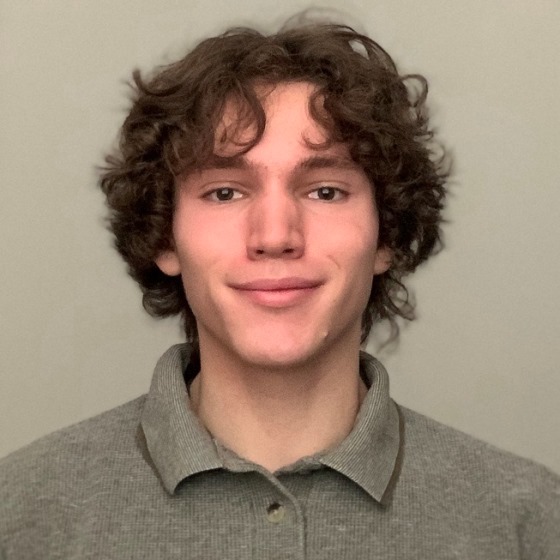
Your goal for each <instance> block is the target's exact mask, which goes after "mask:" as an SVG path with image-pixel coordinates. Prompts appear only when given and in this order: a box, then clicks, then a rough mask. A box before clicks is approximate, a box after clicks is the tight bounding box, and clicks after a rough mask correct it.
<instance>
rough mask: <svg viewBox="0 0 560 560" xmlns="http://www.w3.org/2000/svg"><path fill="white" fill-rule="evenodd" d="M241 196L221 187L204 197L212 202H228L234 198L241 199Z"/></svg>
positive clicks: (228, 188)
mask: <svg viewBox="0 0 560 560" xmlns="http://www.w3.org/2000/svg"><path fill="white" fill-rule="evenodd" d="M242 196H243V195H242V194H241V193H240V192H239V191H237V190H235V189H232V188H231V187H222V188H220V189H216V190H213V191H211V192H209V193H208V194H207V195H206V197H207V198H209V199H210V200H213V201H214V202H228V201H229V200H234V199H236V198H241V197H242Z"/></svg>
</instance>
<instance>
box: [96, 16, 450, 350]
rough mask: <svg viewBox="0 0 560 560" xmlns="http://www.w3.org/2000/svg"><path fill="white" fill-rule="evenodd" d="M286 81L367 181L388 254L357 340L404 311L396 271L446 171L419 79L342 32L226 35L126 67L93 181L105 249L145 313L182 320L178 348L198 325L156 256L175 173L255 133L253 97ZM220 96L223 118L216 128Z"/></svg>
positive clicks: (257, 119)
mask: <svg viewBox="0 0 560 560" xmlns="http://www.w3.org/2000/svg"><path fill="white" fill-rule="evenodd" d="M298 82H302V83H307V84H310V85H312V86H313V87H312V89H310V92H311V93H310V96H309V113H310V115H311V117H312V118H313V119H314V121H315V122H316V123H317V124H318V125H319V126H320V127H321V128H322V129H323V130H324V131H325V135H324V138H322V140H321V141H322V143H323V146H326V145H329V144H342V145H345V146H346V147H347V150H348V154H349V155H350V158H351V159H352V161H353V162H355V163H356V164H357V165H358V166H359V167H360V169H361V170H363V172H364V173H365V176H367V178H368V180H369V182H370V184H371V188H372V193H373V198H374V202H375V207H376V211H377V215H378V223H379V231H378V239H377V244H378V245H379V246H380V247H383V248H385V249H386V251H387V253H388V254H390V255H391V263H390V267H389V268H388V269H387V270H386V271H385V272H383V273H381V274H376V275H375V276H373V278H372V283H371V290H370V294H369V300H368V301H367V305H366V307H365V309H364V312H363V315H362V324H361V339H362V341H364V340H365V339H366V338H367V336H368V334H369V332H370V329H371V327H372V325H373V324H374V323H375V322H376V321H379V320H382V319H388V320H389V321H391V324H393V325H394V324H395V319H396V317H398V316H400V317H403V318H406V319H411V318H413V307H412V305H411V304H410V303H409V301H408V293H407V291H406V288H405V286H404V283H403V279H404V277H405V276H406V275H407V274H409V273H411V272H413V271H414V270H415V269H416V267H417V266H418V265H419V264H420V263H422V262H423V261H425V260H426V259H427V258H428V257H429V256H430V255H431V254H432V253H434V251H435V250H436V249H437V248H438V246H439V243H440V222H441V209H442V203H443V198H444V194H445V190H444V184H445V178H446V170H445V169H444V167H443V165H442V163H441V160H438V159H437V157H436V156H435V154H434V153H433V151H432V143H431V141H432V132H431V131H430V129H429V128H428V123H427V115H426V111H425V107H424V101H425V96H426V90H427V87H426V83H425V80H424V79H423V78H421V77H419V76H400V75H399V74H398V71H397V69H396V66H395V64H394V62H393V60H392V59H391V58H390V56H389V55H388V54H387V53H386V52H385V51H384V50H383V49H382V48H381V47H380V46H379V45H378V44H377V43H375V42H374V41H372V40H371V39H369V38H368V37H365V36H363V35H360V34H358V33H356V32H355V31H353V30H352V29H350V28H348V27H344V26H338V25H324V24H318V25H306V26H303V27H299V28H295V29H287V30H283V31H280V32H279V33H277V34H275V35H270V36H264V35H262V34H260V33H258V32H257V31H254V30H250V29H233V30H231V31H229V32H227V33H225V34H224V35H221V36H218V37H214V38H210V39H207V40H205V41H203V42H202V43H200V44H199V45H198V46H197V47H196V48H195V49H194V50H193V51H191V52H190V53H188V54H187V55H186V56H185V57H184V58H183V59H181V60H179V61H178V62H175V63H173V64H171V65H169V66H166V67H163V68H161V69H159V70H158V71H157V72H156V73H155V74H154V75H153V76H152V77H151V78H150V79H148V80H145V79H143V78H142V77H141V75H140V74H139V72H135V73H134V99H133V105H132V108H131V110H130V113H129V114H128V116H127V118H126V120H125V122H124V124H123V127H122V130H121V138H120V144H119V148H118V150H117V151H116V152H115V153H114V154H112V155H110V156H108V157H107V165H106V167H105V168H104V170H103V174H102V176H101V188H102V189H103V191H104V193H105V194H106V196H107V201H108V205H109V208H110V210H111V228H112V230H113V232H114V235H115V238H116V247H117V249H118V250H119V252H120V253H121V255H122V256H123V257H124V259H125V261H126V262H127V264H128V267H129V272H130V274H131V276H132V277H133V278H134V279H135V280H136V281H137V282H138V283H139V285H140V287H141V289H142V291H143V303H144V307H145V309H146V310H147V311H148V312H149V313H150V314H152V315H154V316H159V317H163V316H169V315H175V314H182V316H183V319H184V325H185V332H186V336H187V339H188V340H189V341H191V342H197V336H198V335H197V327H196V320H195V317H194V315H193V312H192V310H191V309H190V307H189V304H188V303H187V299H186V297H185V291H184V287H183V282H182V280H181V278H180V277H179V276H170V275H168V274H165V273H164V272H162V270H161V269H160V267H159V266H158V264H157V260H158V258H159V256H160V255H162V254H164V253H165V252H166V251H169V250H172V249H173V229H172V224H173V215H174V211H175V205H176V189H177V183H178V180H179V178H181V177H185V176H188V174H189V173H190V172H193V171H195V170H197V169H200V168H202V167H204V166H205V165H206V163H207V162H208V161H209V160H210V159H211V158H212V157H213V155H215V151H216V145H217V143H219V142H220V141H222V142H223V141H226V140H227V141H228V142H229V145H230V146H231V145H233V146H235V151H236V153H235V154H228V155H240V156H242V155H243V154H247V153H248V152H250V151H251V150H252V149H253V148H254V147H255V146H257V145H258V144H259V142H260V140H261V139H262V137H263V134H264V133H265V129H266V124H267V122H266V121H267V119H266V107H265V106H264V105H265V103H266V101H265V98H266V96H263V91H267V89H270V88H274V86H275V85H279V84H286V83H298ZM232 103H233V104H234V105H235V107H236V111H235V118H234V119H233V121H231V122H229V123H228V125H227V126H224V122H223V117H224V112H225V111H226V109H227V108H228V107H231V106H232ZM229 113H231V111H229Z"/></svg>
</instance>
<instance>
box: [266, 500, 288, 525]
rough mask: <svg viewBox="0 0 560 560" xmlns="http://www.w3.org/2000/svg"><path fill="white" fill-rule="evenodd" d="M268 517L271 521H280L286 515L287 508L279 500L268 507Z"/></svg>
mask: <svg viewBox="0 0 560 560" xmlns="http://www.w3.org/2000/svg"><path fill="white" fill-rule="evenodd" d="M266 517H267V519H268V520H269V521H270V522H271V523H280V522H281V521H283V519H284V518H285V517H286V508H285V507H284V506H283V505H282V504H279V503H278V502H273V503H272V504H270V505H269V506H268V507H267V508H266Z"/></svg>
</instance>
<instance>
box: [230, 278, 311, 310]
mask: <svg viewBox="0 0 560 560" xmlns="http://www.w3.org/2000/svg"><path fill="white" fill-rule="evenodd" d="M321 285H322V282H321V281H318V280H312V279H307V278H299V277H291V278H279V279H272V278H262V279H258V280H251V281H249V282H243V283H240V284H234V285H232V288H234V289H235V290H237V291H238V292H239V293H240V294H241V296H242V297H245V298H247V299H248V300H250V301H252V302H253V303H256V304H258V305H261V306H264V307H273V308H282V307H293V306H295V305H299V304H302V303H304V302H305V301H306V300H308V299H309V298H310V297H311V296H313V295H314V294H315V293H316V292H317V290H318V288H319V287H320V286H321Z"/></svg>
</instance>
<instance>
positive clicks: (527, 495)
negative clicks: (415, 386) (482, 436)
mask: <svg viewBox="0 0 560 560" xmlns="http://www.w3.org/2000/svg"><path fill="white" fill-rule="evenodd" d="M399 410H400V412H401V416H402V418H403V420H404V422H403V425H404V433H403V438H404V446H403V450H404V453H403V455H404V458H403V466H402V476H403V477H404V478H405V479H406V480H407V482H408V484H411V485H412V486H413V487H415V488H417V489H419V490H418V492H420V493H421V494H422V497H423V499H425V500H427V501H428V502H433V501H437V500H439V499H441V500H445V502H446V504H451V503H455V504H456V505H457V506H456V507H458V508H461V509H462V510H465V511H467V510H469V511H471V512H474V511H476V512H478V513H477V515H479V516H481V517H482V518H485V519H487V521H488V523H493V522H494V520H496V519H498V518H501V519H503V520H505V519H508V520H509V521H510V522H511V523H512V524H513V525H515V526H516V527H517V533H518V536H519V539H520V542H521V543H523V542H525V543H530V545H529V544H528V545H527V546H532V547H534V548H535V549H537V548H539V547H541V546H545V547H546V543H547V542H550V543H551V544H550V545H549V546H551V547H560V476H558V475H557V474H556V473H554V472H552V471H551V470H550V469H548V468H547V467H545V466H543V465H540V464H538V463H536V462H534V461H532V460H529V459H525V458H523V457H519V456H517V455H515V454H513V453H510V452H507V451H504V450H501V449H499V448H497V447H495V446H493V445H490V444H488V443H486V442H483V441H481V440H479V439H477V438H475V437H472V436H470V435H468V434H465V433H463V432H461V431H459V430H456V429H454V428H451V427H449V426H446V425H444V424H441V423H439V422H437V421H435V420H432V419H430V418H428V417H426V416H424V415H422V414H419V413H417V412H414V411H412V410H409V409H407V408H405V407H402V406H399ZM420 489H421V490H420ZM434 505H437V504H434ZM446 507H447V506H446ZM545 549H546V548H545ZM554 550H556V548H554ZM531 557H532V556H531Z"/></svg>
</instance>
